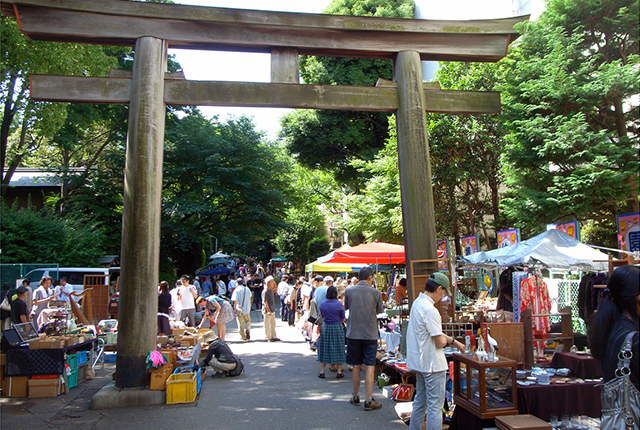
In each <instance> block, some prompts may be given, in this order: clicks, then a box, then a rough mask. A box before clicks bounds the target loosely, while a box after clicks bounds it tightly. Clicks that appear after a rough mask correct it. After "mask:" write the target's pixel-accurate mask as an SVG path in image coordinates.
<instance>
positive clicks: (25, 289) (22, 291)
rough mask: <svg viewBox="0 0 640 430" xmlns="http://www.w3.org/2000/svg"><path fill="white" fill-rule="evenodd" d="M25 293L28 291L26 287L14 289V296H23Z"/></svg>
mask: <svg viewBox="0 0 640 430" xmlns="http://www.w3.org/2000/svg"><path fill="white" fill-rule="evenodd" d="M27 291H29V290H27V287H23V286H22V285H21V286H19V287H18V288H17V289H16V294H24V293H26V292H27Z"/></svg>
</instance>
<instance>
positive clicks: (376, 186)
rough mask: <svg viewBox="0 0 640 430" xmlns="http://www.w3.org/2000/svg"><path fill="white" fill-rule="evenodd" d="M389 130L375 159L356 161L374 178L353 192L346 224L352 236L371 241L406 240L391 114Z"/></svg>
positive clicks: (364, 172)
mask: <svg viewBox="0 0 640 430" xmlns="http://www.w3.org/2000/svg"><path fill="white" fill-rule="evenodd" d="M389 134H390V137H389V138H388V139H387V141H386V143H385V146H384V148H383V149H382V150H381V151H380V152H379V153H378V154H377V155H376V157H375V158H374V159H373V160H372V161H369V162H366V161H354V162H353V166H354V167H355V168H356V169H357V170H358V172H360V174H362V175H363V176H367V177H369V178H370V179H369V180H368V181H367V182H366V185H365V187H364V188H363V190H362V192H361V193H353V194H351V195H349V197H348V217H347V219H346V220H345V222H344V226H345V228H346V229H347V231H348V232H349V235H350V236H351V237H362V238H363V239H365V240H366V241H367V242H369V241H373V240H379V241H381V242H390V243H403V240H404V239H403V233H402V231H403V230H402V203H401V199H400V182H399V173H398V143H397V135H396V128H395V117H391V118H390V125H389Z"/></svg>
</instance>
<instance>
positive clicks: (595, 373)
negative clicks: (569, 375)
mask: <svg viewBox="0 0 640 430" xmlns="http://www.w3.org/2000/svg"><path fill="white" fill-rule="evenodd" d="M551 367H553V368H556V369H560V368H563V367H565V368H567V369H570V370H571V371H572V372H573V374H574V375H577V376H578V377H579V378H582V379H598V378H600V377H601V376H602V372H601V370H600V362H599V361H598V360H596V359H595V358H593V357H592V356H590V355H588V354H572V353H570V352H556V353H555V354H553V358H552V359H551Z"/></svg>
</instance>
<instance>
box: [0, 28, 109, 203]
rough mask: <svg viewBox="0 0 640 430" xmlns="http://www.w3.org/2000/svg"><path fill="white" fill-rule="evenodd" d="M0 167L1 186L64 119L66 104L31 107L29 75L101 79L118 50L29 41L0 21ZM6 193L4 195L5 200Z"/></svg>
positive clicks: (16, 29)
mask: <svg viewBox="0 0 640 430" xmlns="http://www.w3.org/2000/svg"><path fill="white" fill-rule="evenodd" d="M0 37H1V40H0V109H1V111H0V116H1V117H2V123H1V124H0V164H1V165H2V167H3V169H6V172H4V171H3V177H2V184H3V185H6V184H8V183H9V181H10V179H11V176H12V175H13V172H14V171H15V169H16V168H17V167H18V166H19V165H20V164H21V163H22V160H23V159H24V158H25V157H27V156H28V155H29V154H32V153H33V152H34V151H36V150H37V149H38V148H39V147H40V146H41V145H42V144H43V143H46V142H48V141H49V140H50V139H51V138H52V137H53V135H54V134H55V133H56V131H57V130H58V129H59V128H60V127H61V126H62V124H63V123H64V121H65V118H66V110H67V105H66V104H64V103H46V102H34V101H33V100H32V99H31V98H30V97H29V92H28V89H29V75H30V74H32V73H41V74H54V75H80V76H104V75H106V74H107V72H108V70H109V68H110V67H113V66H115V65H116V64H117V58H116V57H117V56H116V53H118V52H120V51H119V49H113V48H104V47H101V46H94V45H86V44H70V43H50V42H36V41H30V40H27V38H26V37H25V36H24V35H23V34H22V33H21V32H20V30H19V28H18V26H17V24H16V22H15V20H14V19H13V18H8V17H5V16H2V17H0ZM4 189H5V188H4V187H3V188H2V193H3V195H4Z"/></svg>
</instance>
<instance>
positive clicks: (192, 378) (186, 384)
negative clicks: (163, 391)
mask: <svg viewBox="0 0 640 430" xmlns="http://www.w3.org/2000/svg"><path fill="white" fill-rule="evenodd" d="M196 378H197V374H196V373H195V372H193V373H175V374H173V375H171V376H169V379H167V405H173V404H177V403H193V402H195V400H196V395H197V394H198V388H197V380H196Z"/></svg>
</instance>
